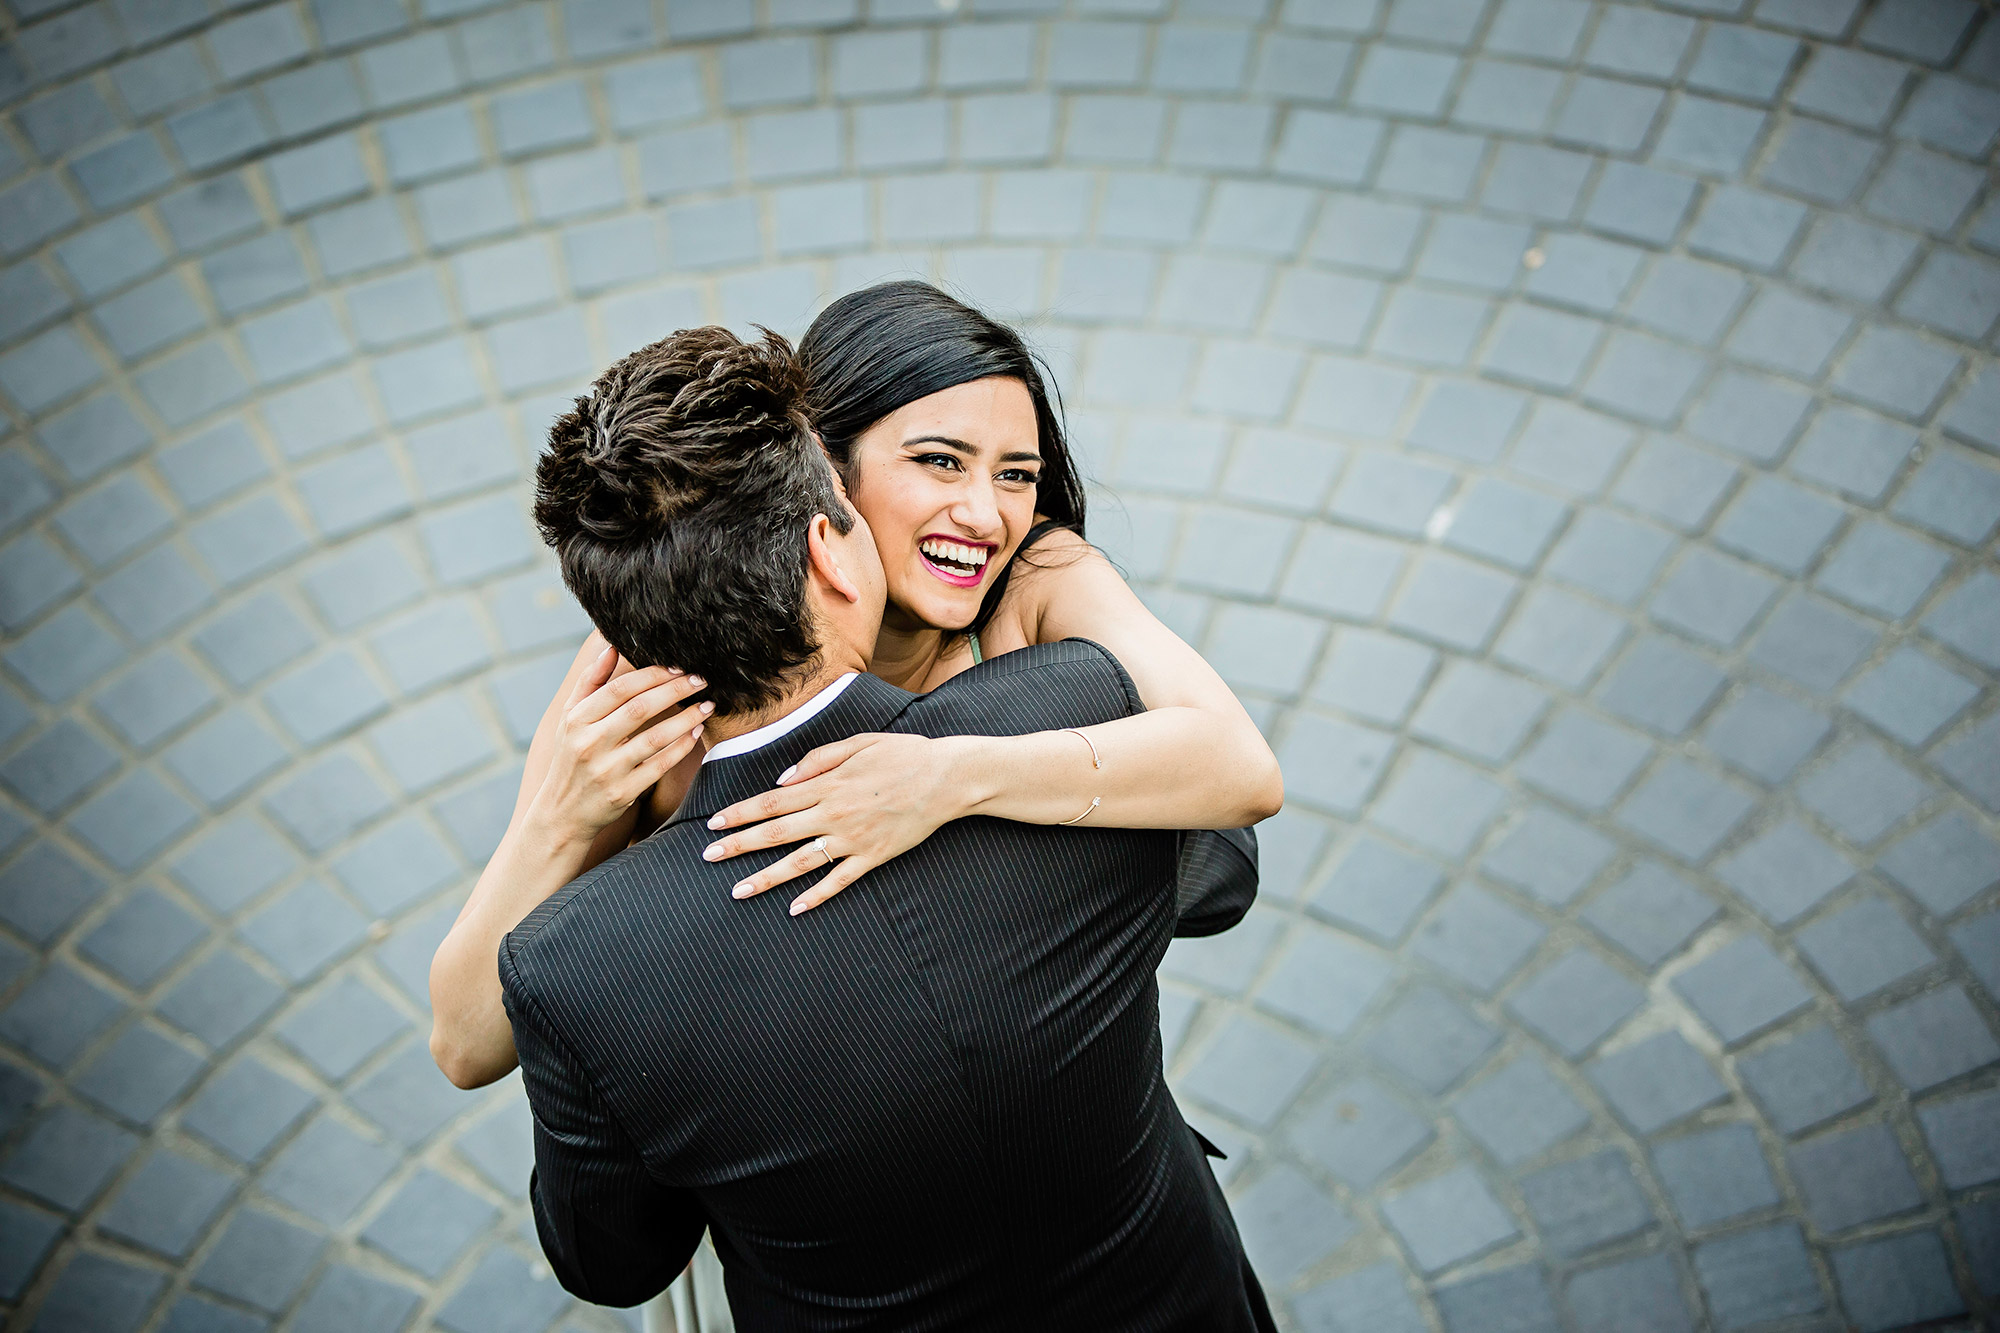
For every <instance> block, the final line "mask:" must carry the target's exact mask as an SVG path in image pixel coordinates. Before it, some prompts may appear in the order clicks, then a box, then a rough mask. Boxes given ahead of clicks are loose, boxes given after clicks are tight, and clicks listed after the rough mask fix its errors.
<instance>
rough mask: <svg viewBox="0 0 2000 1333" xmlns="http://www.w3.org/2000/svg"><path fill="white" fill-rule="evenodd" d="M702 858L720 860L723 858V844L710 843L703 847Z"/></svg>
mask: <svg viewBox="0 0 2000 1333" xmlns="http://www.w3.org/2000/svg"><path fill="white" fill-rule="evenodd" d="M701 859H702V860H704V861H720V860H721V859H722V844H721V843H719V842H711V843H710V844H708V846H707V847H705V848H703V849H702V853H701Z"/></svg>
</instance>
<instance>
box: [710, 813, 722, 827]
mask: <svg viewBox="0 0 2000 1333" xmlns="http://www.w3.org/2000/svg"><path fill="white" fill-rule="evenodd" d="M708 826H709V827H710V828H721V827H722V816H721V815H710V816H709V817H708Z"/></svg>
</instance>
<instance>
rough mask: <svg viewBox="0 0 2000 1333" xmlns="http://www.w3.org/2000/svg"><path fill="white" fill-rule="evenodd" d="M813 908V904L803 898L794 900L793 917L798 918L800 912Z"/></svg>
mask: <svg viewBox="0 0 2000 1333" xmlns="http://www.w3.org/2000/svg"><path fill="white" fill-rule="evenodd" d="M811 906H812V904H811V903H809V902H807V901H806V900H805V899H803V898H794V899H793V900H792V915H793V916H797V915H798V914H799V913H800V912H803V911H805V910H806V909H807V908H808V907H811Z"/></svg>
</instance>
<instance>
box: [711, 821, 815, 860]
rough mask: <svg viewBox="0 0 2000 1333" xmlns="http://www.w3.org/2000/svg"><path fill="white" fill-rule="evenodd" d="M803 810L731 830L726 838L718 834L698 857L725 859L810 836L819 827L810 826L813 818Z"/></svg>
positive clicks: (781, 845)
mask: <svg viewBox="0 0 2000 1333" xmlns="http://www.w3.org/2000/svg"><path fill="white" fill-rule="evenodd" d="M806 814H807V812H806V811H800V812H798V813H796V814H790V815H786V816H784V817H783V818H782V819H772V820H768V821H766V822H764V823H762V824H759V825H757V826H756V827H755V828H747V829H744V830H743V831H742V832H741V833H732V834H730V835H729V836H728V837H726V838H718V839H716V840H715V841H714V842H711V843H710V844H708V846H706V847H704V848H703V849H702V853H701V859H702V860H704V861H727V860H728V859H729V858H730V857H732V856H741V855H743V853H745V852H761V851H763V850H764V849H765V848H767V847H783V846H784V845H785V844H786V843H788V842H797V841H799V840H800V839H802V838H810V837H813V836H814V835H815V834H817V833H818V832H819V830H818V829H816V828H814V827H812V824H813V821H812V820H809V819H807V818H806Z"/></svg>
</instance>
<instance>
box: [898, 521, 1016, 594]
mask: <svg viewBox="0 0 2000 1333" xmlns="http://www.w3.org/2000/svg"><path fill="white" fill-rule="evenodd" d="M998 549H999V547H998V546H997V545H995V544H994V543H993V542H969V541H963V540H961V539H959V538H957V537H947V536H945V535H944V534H942V533H937V532H933V533H929V534H927V535H926V536H925V537H924V538H923V539H922V540H920V541H919V542H918V543H917V559H919V560H921V561H922V562H923V566H924V568H925V569H928V570H929V571H930V572H931V573H933V574H935V575H937V577H938V578H940V579H942V580H944V581H945V582H946V583H949V584H950V585H951V586H952V587H954V588H976V587H978V586H979V585H980V583H981V581H982V580H984V579H985V577H986V569H987V565H988V563H989V562H990V561H991V560H992V558H993V552H995V551H996V550H998Z"/></svg>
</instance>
